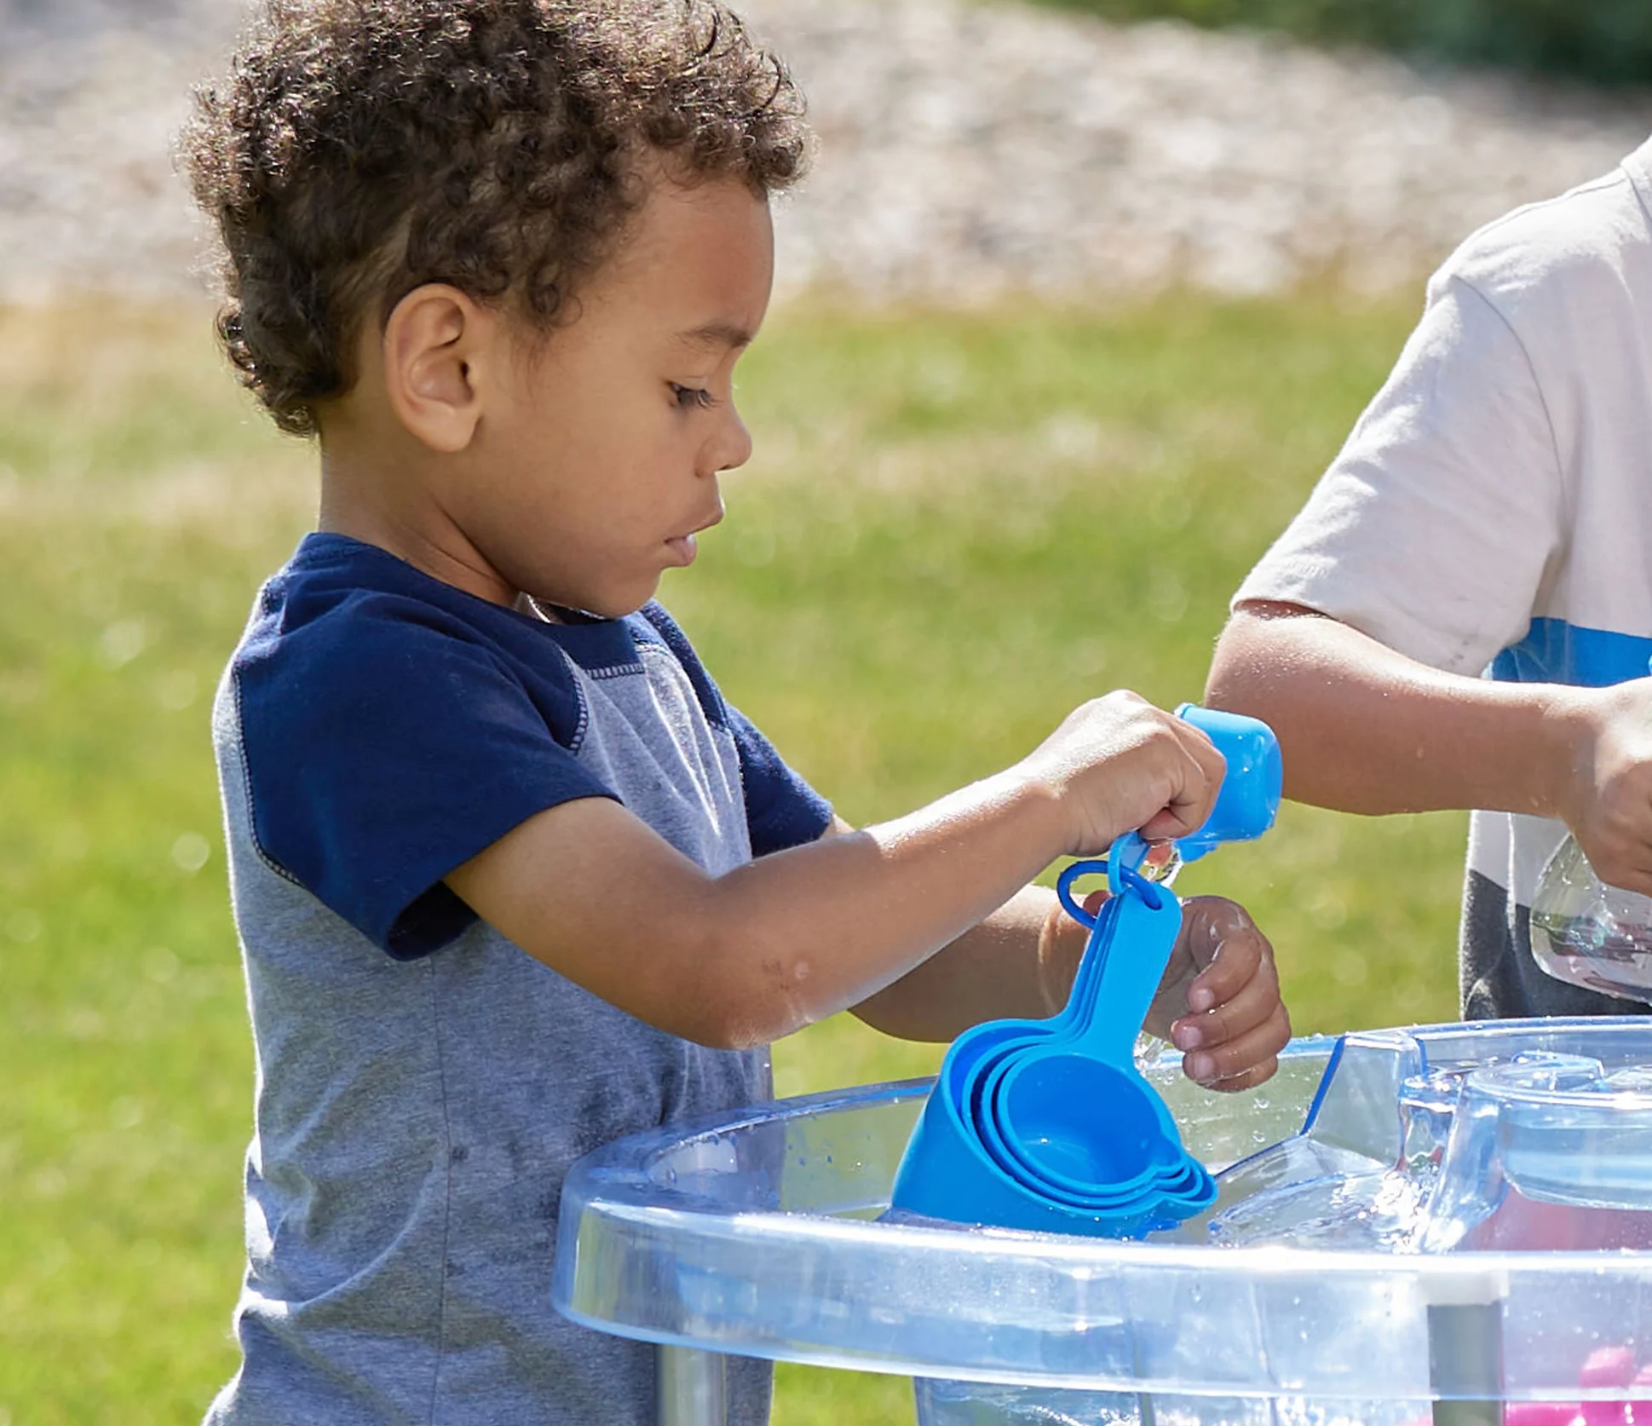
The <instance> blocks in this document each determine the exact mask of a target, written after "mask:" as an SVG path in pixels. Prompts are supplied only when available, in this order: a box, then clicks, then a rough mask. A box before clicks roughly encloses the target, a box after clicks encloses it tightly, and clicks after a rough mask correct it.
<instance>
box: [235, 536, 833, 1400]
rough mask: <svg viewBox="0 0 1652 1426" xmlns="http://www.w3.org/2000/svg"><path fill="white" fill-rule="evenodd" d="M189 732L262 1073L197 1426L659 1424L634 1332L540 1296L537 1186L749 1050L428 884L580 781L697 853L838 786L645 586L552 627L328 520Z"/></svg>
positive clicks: (753, 1066) (713, 1078)
mask: <svg viewBox="0 0 1652 1426" xmlns="http://www.w3.org/2000/svg"><path fill="white" fill-rule="evenodd" d="M214 739H215V743H216V747H217V754H218V760H219V772H220V778H221V784H222V791H223V799H224V812H225V825H226V836H227V840H228V846H229V857H230V870H231V888H232V895H233V900H234V907H235V917H236V923H237V927H238V929H239V933H240V938H241V946H242V954H243V959H244V964H245V970H246V978H247V990H248V1002H249V1007H250V1011H251V1017H252V1027H253V1036H254V1043H255V1051H256V1060H257V1085H256V1104H255V1124H254V1132H253V1139H252V1144H251V1147H250V1149H249V1152H248V1157H247V1171H246V1229H247V1251H248V1265H247V1276H246V1281H245V1286H244V1289H243V1292H242V1295H241V1300H240V1303H239V1305H238V1307H237V1311H236V1333H237V1336H238V1338H239V1341H240V1344H241V1348H242V1352H243V1364H242V1368H241V1370H240V1372H239V1374H238V1375H237V1377H236V1378H235V1380H234V1381H232V1382H231V1383H230V1384H229V1386H227V1387H226V1388H225V1389H224V1391H223V1393H222V1394H221V1395H220V1397H219V1399H218V1401H217V1402H216V1403H215V1404H214V1406H213V1408H212V1410H211V1411H210V1412H209V1414H208V1417H207V1421H208V1422H209V1423H210V1426H300V1423H303V1426H317V1423H323V1422H324V1423H327V1426H390V1423H397V1426H399V1424H400V1423H412V1422H419V1423H430V1426H540V1424H541V1423H543V1426H574V1423H578V1426H606V1424H607V1423H613V1426H622V1424H623V1426H642V1423H648V1422H652V1421H653V1419H654V1410H655V1405H654V1377H653V1348H652V1347H649V1346H646V1345H644V1344H639V1343H633V1342H627V1341H622V1340H620V1339H618V1338H614V1337H609V1336H606V1335H603V1334H600V1333H596V1332H591V1331H589V1330H586V1329H584V1328H581V1327H577V1326H575V1325H573V1324H572V1323H569V1322H567V1321H565V1320H563V1319H562V1318H560V1317H559V1316H557V1315H556V1314H555V1313H554V1311H553V1310H552V1308H551V1305H550V1285H551V1276H552V1257H553V1252H554V1245H555V1242H556V1223H557V1205H558V1197H559V1194H560V1191H561V1187H562V1181H563V1178H564V1176H565V1175H566V1173H567V1170H568V1167H569V1166H570V1165H571V1164H572V1163H573V1161H574V1160H575V1159H577V1158H579V1157H580V1156H581V1155H583V1154H585V1153H587V1152H589V1151H590V1150H592V1149H594V1148H596V1147H598V1146H599V1145H601V1144H604V1143H607V1142H609V1141H610V1140H612V1139H615V1138H617V1137H620V1136H622V1135H625V1134H628V1133H633V1132H637V1131H639V1130H643V1129H649V1128H654V1127H656V1126H658V1125H661V1124H664V1123H667V1122H671V1121H673V1120H677V1119H680V1118H684V1117H687V1116H692V1115H698V1114H703V1113H708V1112H715V1111H722V1110H728V1109H732V1108H735V1107H737V1106H741V1105H745V1104H749V1103H751V1102H752V1101H754V1100H761V1099H764V1098H767V1097H768V1096H769V1094H770V1080H769V1061H768V1055H767V1052H766V1051H751V1052H741V1053H735V1052H728V1051H719V1050H712V1049H707V1048H705V1047H702V1046H699V1045H695V1044H692V1043H690V1042H688V1041H685V1040H682V1039H679V1038H677V1037H675V1036H673V1035H670V1034H667V1033H665V1032H663V1031H660V1030H656V1029H654V1028H653V1027H651V1026H649V1025H646V1024H644V1023H643V1022H641V1021H639V1020H636V1019H634V1018H633V1017H631V1016H630V1015H628V1014H626V1013H625V1012H624V1011H622V1010H620V1009H618V1008H616V1007H615V1006H612V1005H610V1004H608V1003H607V1002H605V1001H603V1000H601V999H598V998H597V997H595V996H593V995H591V994H590V993H588V992H587V991H585V990H582V989H581V988H580V987H579V986H577V985H575V984H573V983H572V982H570V981H568V980H566V979H565V978H563V977H562V976H560V975H559V974H557V973H556V972H555V971H553V970H551V969H550V968H549V967H547V966H545V965H543V964H541V963H540V962H538V961H536V960H534V959H533V958H531V957H530V956H528V955H527V954H526V953H524V952H523V951H522V950H521V949H519V948H518V947H517V946H515V945H514V944H513V943H511V942H510V941H508V940H506V939H505V938H504V937H503V936H501V935H500V934H499V933H497V932H496V931H494V930H493V929H492V928H491V927H490V926H488V925H487V924H486V923H484V922H481V921H479V920H477V919H476V918H475V917H474V916H473V915H471V914H470V913H469V912H468V909H467V908H465V907H464V906H463V904H462V903H461V902H459V901H458V899H457V898H456V897H454V896H453V895H452V894H451V893H450V892H448V891H447V890H446V888H445V886H444V885H443V884H441V882H440V877H441V876H442V875H444V874H445V872H446V871H447V870H451V869H452V867H454V866H457V865H459V864H460V863H461V862H463V861H465V860H467V859H468V858H469V857H470V856H473V855H475V854H476V853H477V852H479V851H481V850H482V849H483V848H484V847H486V846H488V845H491V843H492V842H493V841H495V840H497V838H498V837H499V836H500V835H503V833H504V832H505V831H508V830H509V829H510V827H512V826H514V825H517V824H518V823H519V822H520V821H522V820H523V819H524V818H525V817H526V816H531V815H533V813H534V812H536V811H539V810H543V808H545V807H549V806H554V805H556V804H557V803H558V802H560V801H565V800H569V799H571V798H574V797H582V796H609V797H614V798H617V799H618V800H619V801H621V802H622V803H623V804H624V805H625V806H626V807H627V808H629V809H630V810H631V811H633V812H634V813H636V815H637V816H639V817H640V818H642V819H643V820H644V821H646V822H648V823H649V824H650V825H651V826H653V827H654V828H655V829H656V830H657V831H659V832H660V833H661V835H663V836H664V837H665V838H666V839H667V840H668V841H670V842H671V843H672V844H673V845H674V846H675V847H676V848H677V849H678V850H679V851H681V852H682V853H683V854H684V855H686V856H688V857H690V858H691V859H692V860H694V861H695V862H696V863H698V864H699V865H700V866H702V867H703V868H704V869H705V870H706V871H708V872H710V873H712V874H719V873H722V872H725V871H728V870H730V869H731V868H733V867H735V866H738V865H740V864H741V863H743V862H745V861H747V860H749V859H750V857H751V856H752V855H753V851H754V848H753V839H754V838H753V834H754V831H758V832H760V835H761V842H762V845H760V846H759V847H758V848H757V849H756V850H758V851H770V850H775V849H778V848H779V847H781V846H785V845H793V844H796V843H798V842H802V841H806V840H812V839H813V838H814V837H816V836H818V835H819V834H820V832H821V831H822V830H823V829H824V826H825V824H826V822H827V820H829V810H828V809H827V808H826V806H825V804H824V803H823V802H821V801H820V799H819V798H818V797H816V796H815V795H814V794H813V793H812V792H810V791H809V790H808V788H807V787H806V785H804V784H803V783H802V782H801V780H799V779H797V778H796V777H795V775H793V774H791V773H790V772H789V770H787V769H785V768H784V765H783V764H781V763H780V762H779V760H778V758H777V757H775V755H774V754H773V750H772V749H771V748H769V747H768V745H767V744H766V743H763V742H762V740H761V738H760V735H757V734H756V732H755V730H754V729H752V728H751V726H750V725H749V724H748V723H746V722H745V720H743V719H741V718H740V717H739V715H738V714H737V713H735V712H734V710H732V709H729V708H728V707H727V705H726V704H724V703H723V702H722V700H721V698H720V696H719V695H718V694H717V692H716V689H715V686H714V685H712V684H711V682H710V680H709V679H708V678H707V677H706V676H705V673H704V670H703V669H702V668H701V667H700V666H699V664H698V660H697V659H695V658H694V656H693V653H692V650H691V649H689V648H688V646H687V643H686V641H685V640H683V639H682V636H681V634H680V632H679V631H677V630H676V628H675V625H672V624H671V623H670V621H669V619H667V618H666V616H665V615H664V614H663V611H659V610H658V609H657V608H655V607H654V606H650V609H648V610H645V611H643V613H642V614H639V615H635V616H632V617H631V618H630V619H628V620H620V621H600V622H596V621H593V622H591V623H585V624H574V625H570V626H562V625H555V624H550V623H546V622H544V621H542V620H536V619H533V618H530V617H528V616H525V615H522V614H519V613H517V612H515V611H512V610H504V609H499V608H496V607H494V606H492V605H488V604H486V603H485V602H484V601H480V600H474V599H471V598H470V597H469V596H467V595H464V594H462V593H460V592H459V591H456V590H451V589H448V588H447V587H446V586H443V585H439V584H437V583H436V582H435V581H433V580H429V579H427V578H425V577H424V576H422V575H419V574H418V573H417V572H416V571H413V570H412V569H411V568H410V567H408V566H406V565H403V564H401V563H400V562H399V561H396V560H394V559H393V558H392V557H391V556H389V555H387V554H384V553H383V552H382V551H378V550H374V549H372V548H371V547H368V546H364V545H359V544H357V543H356V542H354V541H349V540H344V539H342V538H341V537H336V536H311V537H309V539H307V540H306V542H305V543H304V545H301V546H300V550H299V553H298V555H297V556H295V558H294V560H293V562H292V563H291V564H290V565H289V566H288V567H287V568H286V569H285V570H283V571H282V573H281V574H280V575H278V576H277V577H276V578H275V579H273V580H272V581H271V582H270V584H269V585H268V586H266V589H265V590H264V592H263V593H262V594H261V596H260V601H259V605H258V607H257V608H256V609H255V611H254V615H253V619H252V621H251V623H250V624H249V626H248V631H247V635H246V637H245V638H244V639H243V642H242V645H241V647H240V648H239V649H238V650H237V653H236V656H235V658H234V660H233V661H232V663H231V665H230V668H229V671H228V673H227V674H226V676H225V679H224V681H223V684H222V687H221V689H220V694H219V698H218V702H217V706H216V709H215V715H214ZM637 894H638V896H639V897H642V896H645V895H646V894H647V888H641V887H639V888H638V889H637ZM636 973H637V974H638V975H639V976H645V975H647V974H648V967H647V965H646V963H645V962H641V963H639V964H638V965H637V967H636ZM768 1379H769V1374H768V1370H767V1368H766V1366H764V1365H763V1364H760V1363H755V1362H749V1363H737V1364H736V1365H735V1370H734V1372H733V1380H732V1383H731V1385H732V1391H733V1400H734V1415H733V1417H732V1418H731V1419H733V1420H737V1421H740V1422H744V1423H758V1422H761V1421H763V1420H765V1419H766V1417H767V1411H768Z"/></svg>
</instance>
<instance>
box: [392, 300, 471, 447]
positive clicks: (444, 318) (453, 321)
mask: <svg viewBox="0 0 1652 1426" xmlns="http://www.w3.org/2000/svg"><path fill="white" fill-rule="evenodd" d="M497 326H498V323H497V319H496V318H495V316H494V314H493V313H491V312H489V311H487V310H486V309H485V308H483V307H480V306H478V305H477V304H476V303H475V302H473V301H472V300H471V299H470V298H469V297H467V296H466V295H465V294H464V293H463V292H461V291H460V290H459V289H458V288H456V287H449V286H447V285H446V284H445V283H429V284H427V285H426V286H424V287H417V288H414V290H413V291H412V292H409V293H408V294H407V296H406V297H404V298H402V300H401V301H400V302H398V303H397V304H396V307H395V310H394V311H393V312H391V314H390V320H389V321H388V322H386V323H385V327H384V380H385V394H386V396H387V397H388V398H389V401H390V407H391V409H392V410H393V411H394V412H395V413H396V416H397V418H398V419H399V420H400V421H401V423H402V425H404V426H406V427H407V429H408V431H409V432H410V433H411V434H412V435H413V436H414V437H415V438H416V439H417V440H419V441H421V442H422V443H423V444H425V445H427V446H429V447H430V448H431V449H432V450H434V451H440V452H442V453H443V454H446V455H453V454H456V453H457V452H459V451H462V450H464V449H465V447H466V446H468V445H469V444H470V442H471V440H472V438H473V437H474V436H475V434H476V427H477V425H478V423H479V422H480V421H481V419H482V406H483V400H484V397H485V394H486V391H485V387H486V382H485V380H484V379H483V377H484V373H485V369H486V366H487V362H488V357H489V355H490V351H491V348H492V344H493V342H494V339H495V337H496V334H497Z"/></svg>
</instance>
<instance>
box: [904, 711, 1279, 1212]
mask: <svg viewBox="0 0 1652 1426" xmlns="http://www.w3.org/2000/svg"><path fill="white" fill-rule="evenodd" d="M1177 713H1178V714H1179V715H1180V716H1182V717H1184V718H1186V719H1187V720H1188V721H1189V722H1191V723H1194V724H1195V725H1196V726H1198V727H1201V728H1203V729H1204V731H1205V732H1206V733H1207V734H1209V735H1210V737H1211V738H1212V740H1213V741H1214V742H1215V743H1216V745H1217V747H1218V749H1219V750H1220V751H1221V752H1222V754H1223V756H1224V757H1225V758H1226V760H1227V763H1228V772H1227V777H1226V778H1225V779H1224V782H1223V786H1222V791H1221V795H1220V796H1219V797H1218V799H1217V803H1216V807H1215V809H1214V810H1213V811H1212V813H1211V816H1210V818H1209V819H1208V820H1207V822H1206V823H1205V825H1204V826H1203V827H1201V828H1200V829H1199V830H1198V831H1197V832H1195V833H1194V834H1192V835H1191V836H1189V837H1187V838H1184V839H1183V840H1182V841H1180V842H1178V843H1177V844H1176V845H1177V850H1178V851H1179V852H1180V853H1181V855H1182V859H1183V860H1193V859H1195V858H1197V857H1199V856H1202V855H1204V853H1205V852H1207V851H1209V850H1211V849H1212V848H1213V847H1215V846H1218V845H1220V844H1221V843H1222V842H1224V841H1240V840H1248V839H1250V838H1253V837H1257V836H1260V835H1261V834H1262V833H1263V832H1264V831H1266V830H1267V828H1268V827H1270V826H1271V825H1272V823H1273V817H1274V813H1275V811H1276V810H1277V808H1278V805H1279V792H1280V783H1281V768H1280V761H1279V749H1278V744H1277V743H1276V742H1275V741H1274V738H1273V734H1272V732H1271V731H1270V730H1269V729H1268V728H1267V726H1266V725H1265V724H1262V723H1259V722H1257V721H1256V720H1255V719H1251V718H1242V717H1239V716H1238V715H1235V714H1226V713H1216V712H1213V711H1211V710H1208V709H1201V708H1194V707H1192V706H1191V705H1185V704H1184V705H1183V707H1181V708H1179V709H1178V710H1177ZM1148 853H1149V848H1148V846H1147V844H1146V843H1145V842H1143V841H1142V840H1141V838H1140V837H1139V836H1136V835H1135V834H1133V833H1132V834H1130V835H1129V836H1127V837H1121V838H1120V839H1119V840H1118V842H1116V843H1114V845H1113V848H1112V849H1111V851H1110V852H1109V855H1108V858H1107V860H1106V861H1104V862H1081V863H1078V864H1076V865H1074V866H1072V867H1069V868H1068V869H1067V871H1066V872H1064V873H1063V875H1062V877H1061V880H1060V882H1059V884H1058V887H1057V890H1058V893H1059V894H1060V896H1061V900H1062V903H1063V905H1064V906H1065V907H1066V908H1067V910H1068V912H1069V913H1070V914H1072V915H1073V916H1075V917H1076V918H1077V919H1078V920H1079V921H1081V922H1082V923H1084V924H1085V925H1086V926H1088V927H1090V930H1091V935H1090V940H1089V942H1088V944H1087V945H1086V947H1085V951H1084V955H1083V958H1082V960H1081V962H1080V965H1079V970H1078V974H1077V976H1076V978H1075V980H1074V982H1073V990H1072V993H1071V995H1070V996H1069V999H1068V1003H1067V1006H1066V1007H1065V1008H1064V1009H1063V1010H1062V1011H1061V1012H1060V1013H1059V1014H1057V1015H1055V1016H1053V1017H1051V1018H1050V1019H1048V1020H1004V1021H993V1022H989V1023H987V1024H984V1025H978V1026H976V1027H975V1028H974V1029H972V1030H969V1031H967V1032H966V1033H965V1034H963V1035H961V1036H960V1037H959V1038H958V1039H957V1041H955V1042H954V1044H953V1046H952V1048H951V1049H950V1050H949V1051H948V1052H947V1057H946V1062H945V1063H944V1064H943V1065H942V1068H941V1074H940V1076H939V1078H938V1079H937V1081H936V1086H935V1090H934V1092H933V1093H932V1094H931V1095H930V1098H929V1102H928V1104H927V1105H926V1106H925V1110H924V1113H923V1116H922V1118H921V1119H920V1120H919V1123H918V1126H917V1128H916V1129H915V1130H914V1132H913V1135H912V1139H911V1141H910V1142H909V1143H908V1145H907V1151H906V1155H905V1157H904V1158H903V1159H902V1162H901V1168H900V1172H899V1174H898V1175H897V1177H896V1181H895V1190H894V1195H893V1203H892V1207H894V1208H897V1209H901V1210H904V1211H906V1212H909V1213H914V1214H919V1215H922V1216H926V1217H933V1218H942V1219H947V1220H949V1221H953V1222H966V1223H981V1224H996V1225H999V1226H1003V1227H1013V1228H1029V1229H1034V1230H1043V1231H1053V1232H1068V1233H1087V1234H1093V1235H1105V1236H1112V1237H1131V1236H1137V1235H1139V1234H1142V1233H1145V1232H1148V1231H1151V1230H1152V1229H1154V1228H1158V1227H1167V1226H1170V1225H1171V1224H1174V1223H1176V1222H1179V1221H1181V1220H1182V1219H1183V1218H1187V1217H1190V1216H1191V1215H1192V1214H1194V1213H1197V1212H1199V1211H1200V1210H1201V1209H1203V1208H1205V1207H1207V1206H1208V1205H1209V1203H1210V1202H1211V1201H1212V1200H1213V1198H1214V1196H1215V1184H1214V1182H1213V1181H1212V1180H1211V1178H1210V1175H1209V1174H1208V1173H1207V1172H1206V1171H1205V1169H1204V1167H1203V1165H1201V1164H1199V1163H1198V1162H1196V1161H1195V1160H1193V1159H1191V1158H1190V1157H1189V1156H1188V1155H1187V1153H1186V1152H1185V1150H1184V1149H1183V1147H1182V1143H1181V1137H1180V1134H1179V1133H1178V1131H1177V1129H1176V1124H1175V1120H1174V1119H1173V1118H1172V1117H1171V1115H1170V1112H1169V1110H1168V1109H1167V1108H1166V1107H1165V1105H1164V1102H1163V1101H1162V1100H1161V1099H1160V1098H1159V1096H1158V1094H1157V1092H1156V1091H1155V1090H1154V1089H1153V1087H1152V1086H1151V1085H1150V1084H1149V1083H1148V1082H1147V1080H1146V1079H1144V1078H1143V1077H1142V1075H1141V1074H1140V1073H1139V1072H1138V1071H1137V1069H1136V1066H1135V1061H1134V1057H1133V1047H1134V1043H1135V1038H1136V1035H1137V1032H1138V1031H1139V1030H1140V1028H1141V1024H1142V1021H1143V1019H1144V1018H1145V1016H1146V1014H1147V1011H1148V1009H1149V1007H1150V1006H1151V1004H1152V1000H1153V996H1154V995H1155V994H1156V993H1157V989H1158V985H1159V982H1160V980H1161V979H1162V977H1163V974H1164V970H1165V966H1166V964H1167V963H1168V961H1169V957H1170V953H1171V951H1172V949H1173V948H1174V945H1175V941H1176V937H1177V935H1178V934H1179V933H1180V929H1181V903H1180V902H1178V901H1177V899H1176V898H1175V896H1174V895H1172V894H1171V892H1170V890H1169V888H1168V887H1165V886H1156V885H1153V884H1152V883H1150V882H1149V881H1147V880H1146V879H1145V878H1144V877H1143V876H1141V874H1140V873H1139V872H1138V870H1137V868H1138V867H1140V866H1141V865H1142V863H1143V861H1144V860H1145V859H1146V857H1147V855H1148ZM1093 871H1106V872H1107V873H1108V880H1109V883H1110V884H1111V887H1112V890H1113V896H1112V898H1111V899H1110V900H1108V901H1107V902H1106V903H1105V904H1104V905H1103V906H1102V908H1101V910H1100V912H1099V913H1098V914H1097V915H1095V916H1094V917H1092V916H1090V915H1089V914H1088V913H1086V912H1085V911H1083V910H1082V908H1080V907H1079V906H1078V905H1077V904H1076V902H1075V901H1074V900H1073V898H1072V895H1071V885H1072V882H1073V880H1074V879H1075V878H1076V877H1077V876H1080V875H1083V874H1085V873H1088V872H1093Z"/></svg>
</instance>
